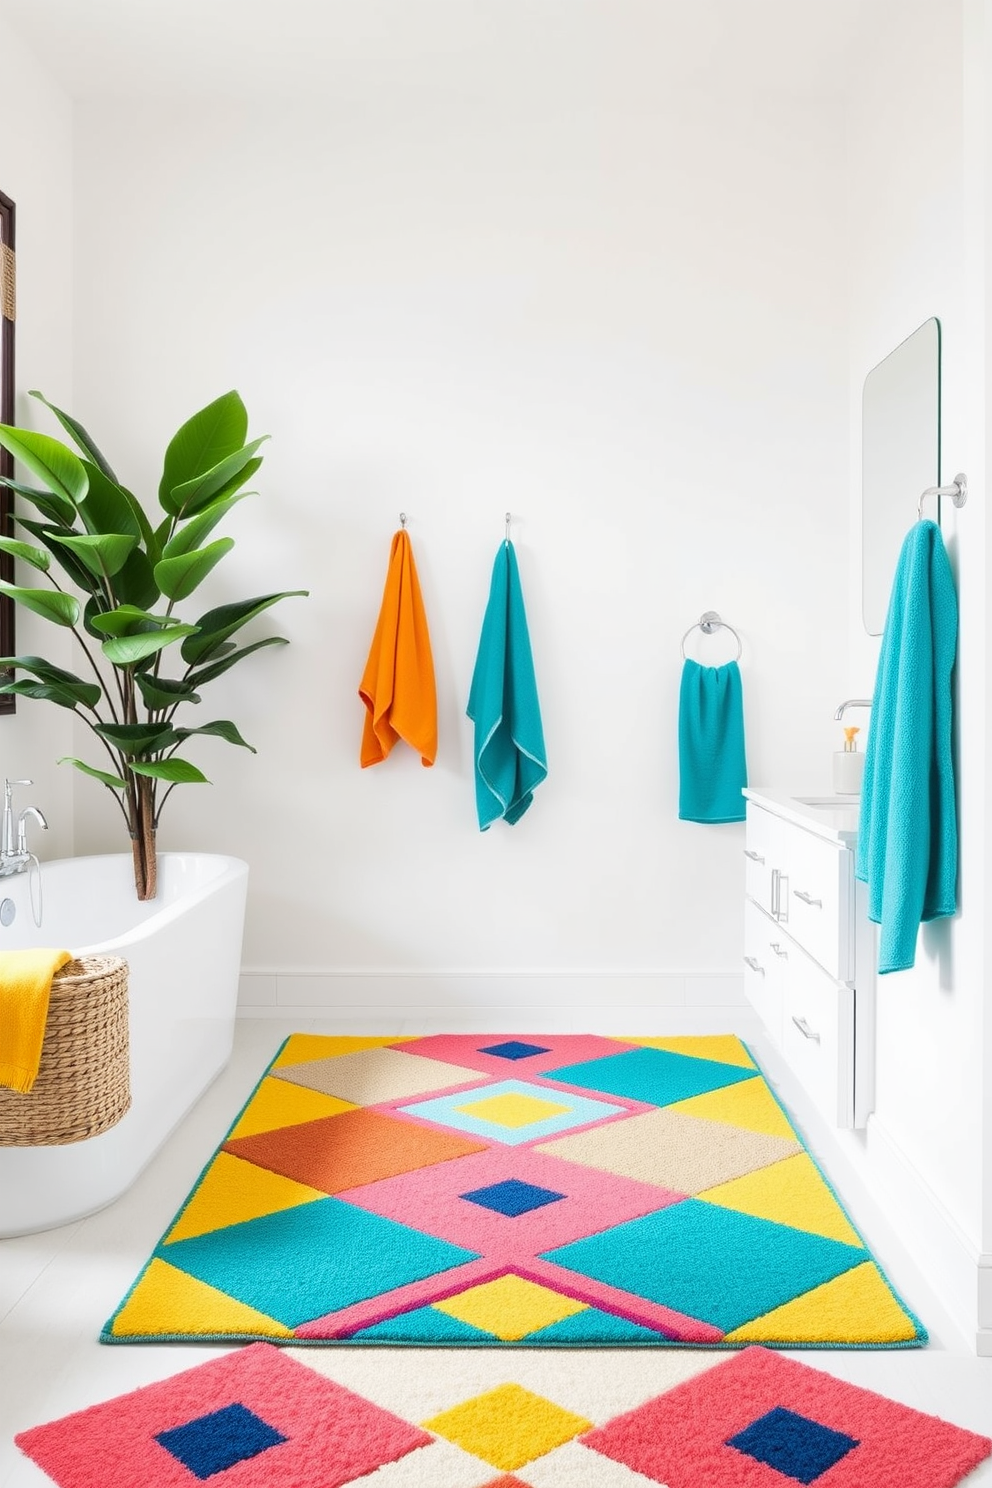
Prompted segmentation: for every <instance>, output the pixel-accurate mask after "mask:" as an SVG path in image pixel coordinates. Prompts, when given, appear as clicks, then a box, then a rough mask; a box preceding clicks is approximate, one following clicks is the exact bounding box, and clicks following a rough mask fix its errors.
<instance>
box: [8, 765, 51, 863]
mask: <svg viewBox="0 0 992 1488" xmlns="http://www.w3.org/2000/svg"><path fill="white" fill-rule="evenodd" d="M33 784H34V782H33V781H31V780H5V781H4V801H3V828H2V830H0V878H11V877H12V876H13V875H14V874H15V873H23V872H24V870H25V868H26V867H27V866H28V864H29V863H30V862H31V858H32V854H31V853H30V852H28V841H27V819H28V817H29V816H31V817H33V818H34V820H35V821H36V822H37V823H38V825H39V826H40V827H43V828H44V830H45V831H46V832H47V831H48V823H47V821H46V820H45V818H44V816H43V815H42V813H41V812H40V811H39V810H38V808H37V806H25V808H24V810H23V811H22V812H20V814H19V815H18V818H17V837H16V840H15V837H14V812H13V808H12V806H11V796H12V795H13V790H14V786H15V785H33Z"/></svg>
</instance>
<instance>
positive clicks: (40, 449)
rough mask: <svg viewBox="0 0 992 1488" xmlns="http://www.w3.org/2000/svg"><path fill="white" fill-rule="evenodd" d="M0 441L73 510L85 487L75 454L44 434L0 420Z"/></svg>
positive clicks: (81, 468)
mask: <svg viewBox="0 0 992 1488" xmlns="http://www.w3.org/2000/svg"><path fill="white" fill-rule="evenodd" d="M0 445H3V448H4V449H5V450H9V452H10V453H11V454H12V455H13V457H14V459H15V460H20V462H21V464H22V465H23V466H25V468H26V469H28V470H30V472H31V474H32V475H33V476H36V477H37V479H38V480H40V481H44V483H45V485H46V486H48V488H49V489H50V490H51V491H52V492H53V493H54V494H55V495H56V496H61V497H62V498H63V500H64V501H66V502H68V503H69V505H70V506H71V507H72V510H73V511H75V509H76V505H77V503H78V502H80V501H82V499H83V497H84V496H85V495H86V489H87V478H86V470H85V467H84V465H83V462H82V460H81V459H80V458H79V456H78V455H74V454H73V452H72V450H71V449H68V448H67V447H66V446H65V445H64V444H62V443H61V442H60V441H59V440H58V439H52V438H51V436H50V435H48V434H36V433H35V431H34V430H33V429H15V428H13V427H12V426H11V425H10V424H0ZM70 520H71V518H70Z"/></svg>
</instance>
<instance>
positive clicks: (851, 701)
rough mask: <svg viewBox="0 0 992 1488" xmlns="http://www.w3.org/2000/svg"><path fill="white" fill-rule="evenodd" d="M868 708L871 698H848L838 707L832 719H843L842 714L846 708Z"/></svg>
mask: <svg viewBox="0 0 992 1488" xmlns="http://www.w3.org/2000/svg"><path fill="white" fill-rule="evenodd" d="M870 707H871V698H848V699H847V702H845V703H841V705H840V707H839V708H838V709H837V712H836V713H835V714H834V717H835V718H843V717H844V714H845V713H846V712H847V709H848V708H870Z"/></svg>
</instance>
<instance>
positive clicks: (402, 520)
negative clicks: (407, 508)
mask: <svg viewBox="0 0 992 1488" xmlns="http://www.w3.org/2000/svg"><path fill="white" fill-rule="evenodd" d="M400 526H401V527H402V528H403V531H404V532H405V531H406V512H400Z"/></svg>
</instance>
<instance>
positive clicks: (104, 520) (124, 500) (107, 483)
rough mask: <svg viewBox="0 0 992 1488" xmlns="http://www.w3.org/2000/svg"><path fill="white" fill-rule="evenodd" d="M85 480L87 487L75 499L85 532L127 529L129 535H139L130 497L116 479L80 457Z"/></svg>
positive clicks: (139, 531)
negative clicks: (79, 497) (82, 496)
mask: <svg viewBox="0 0 992 1488" xmlns="http://www.w3.org/2000/svg"><path fill="white" fill-rule="evenodd" d="M83 468H84V470H85V471H86V475H87V478H88V480H89V490H88V491H87V493H86V496H85V498H84V499H83V500H82V501H81V502H80V503H79V515H80V516H81V517H82V519H83V526H84V527H85V528H86V531H87V532H94V533H100V532H130V533H131V535H132V536H133V537H137V538H140V537H143V535H144V534H143V532H142V529H141V523H140V522H139V521H138V518H137V515H136V513H135V510H134V507H133V505H132V501H133V498H129V497H128V494H127V492H126V491H124V490H123V489H122V487H120V486H119V485H118V484H117V482H116V481H112V480H110V479H109V478H108V477H107V476H106V475H105V474H104V473H103V471H102V470H101V469H100V468H99V467H98V466H97V465H93V464H91V463H90V462H89V461H88V460H84V461H83Z"/></svg>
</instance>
